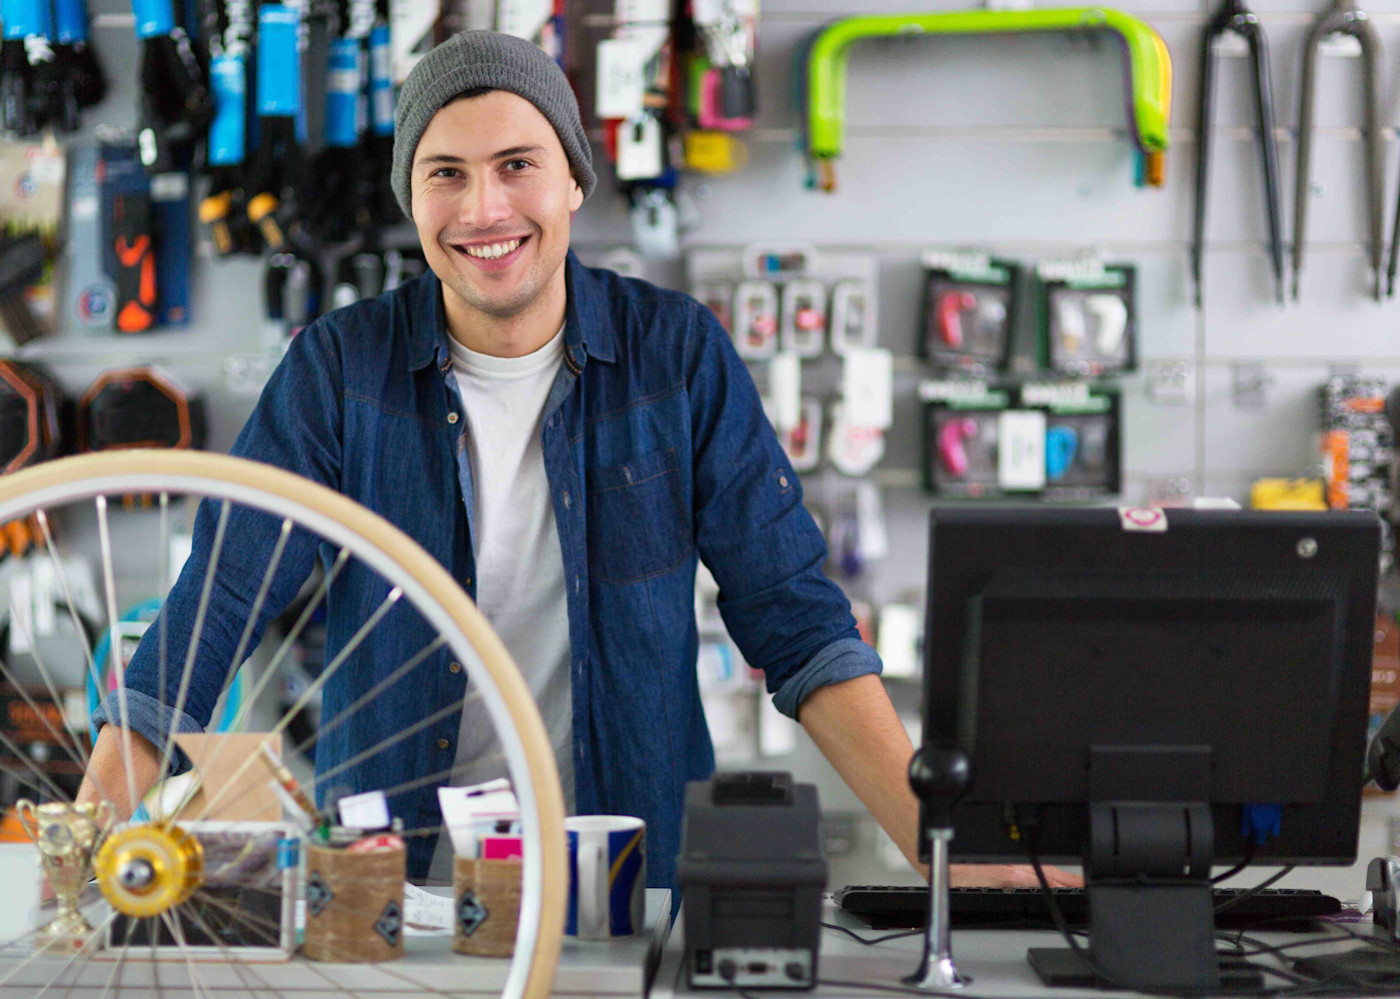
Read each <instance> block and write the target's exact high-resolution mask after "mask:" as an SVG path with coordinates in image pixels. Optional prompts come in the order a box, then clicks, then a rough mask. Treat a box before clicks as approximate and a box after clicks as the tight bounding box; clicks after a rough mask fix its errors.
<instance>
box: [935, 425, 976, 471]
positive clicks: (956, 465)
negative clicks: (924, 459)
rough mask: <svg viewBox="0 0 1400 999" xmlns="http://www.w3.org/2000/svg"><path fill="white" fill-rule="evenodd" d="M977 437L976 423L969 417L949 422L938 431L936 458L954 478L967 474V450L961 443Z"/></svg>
mask: <svg viewBox="0 0 1400 999" xmlns="http://www.w3.org/2000/svg"><path fill="white" fill-rule="evenodd" d="M976 436H977V421H976V420H974V419H973V418H972V417H970V416H964V417H961V418H959V419H954V420H949V421H948V422H947V423H945V424H943V427H942V429H941V430H939V431H938V457H939V459H940V460H941V461H942V462H943V467H944V468H945V469H946V470H947V471H948V474H949V475H951V476H953V477H954V478H958V479H961V478H962V477H963V476H965V475H966V474H967V469H968V462H967V448H966V447H964V446H963V441H965V440H967V439H969V438H971V437H976Z"/></svg>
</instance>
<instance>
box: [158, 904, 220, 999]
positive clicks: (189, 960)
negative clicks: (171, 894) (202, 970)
mask: <svg viewBox="0 0 1400 999" xmlns="http://www.w3.org/2000/svg"><path fill="white" fill-rule="evenodd" d="M160 918H161V921H162V922H163V923H165V926H166V929H168V930H170V938H171V939H172V940H174V941H175V946H176V947H177V948H179V950H180V955H181V956H182V957H183V958H184V959H185V967H186V968H187V969H189V973H190V987H191V988H192V989H193V990H194V994H195V996H199V995H200V994H201V993H202V994H203V995H206V996H207V995H208V994H209V992H208V990H207V989H205V988H204V986H203V984H202V983H201V982H200V978H199V972H197V971H195V970H194V958H193V957H192V956H191V955H190V948H189V945H188V944H186V943H185V931H184V930H182V929H181V928H180V924H179V923H177V922H175V920H173V919H171V918H170V913H169V912H168V911H166V912H162V913H161V914H160Z"/></svg>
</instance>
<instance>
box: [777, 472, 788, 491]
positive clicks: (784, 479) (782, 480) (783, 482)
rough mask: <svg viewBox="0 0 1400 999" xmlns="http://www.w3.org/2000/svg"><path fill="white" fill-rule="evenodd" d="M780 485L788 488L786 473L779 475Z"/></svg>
mask: <svg viewBox="0 0 1400 999" xmlns="http://www.w3.org/2000/svg"><path fill="white" fill-rule="evenodd" d="M778 485H780V486H782V487H783V488H784V489H786V488H787V476H786V475H780V476H778Z"/></svg>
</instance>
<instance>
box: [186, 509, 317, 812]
mask: <svg viewBox="0 0 1400 999" xmlns="http://www.w3.org/2000/svg"><path fill="white" fill-rule="evenodd" d="M291 533H292V522H291V521H290V520H283V521H282V531H281V534H280V536H279V537H278V538H277V544H276V546H275V547H274V548H273V551H272V559H271V561H270V562H269V563H268V567H267V571H266V572H265V573H263V581H262V585H261V586H260V587H259V588H258V595H257V598H256V599H255V600H254V601H253V610H252V613H250V614H249V615H248V623H247V624H246V625H245V626H244V628H243V635H242V637H240V638H239V640H238V648H237V649H235V650H234V653H233V660H232V662H230V663H229V668H228V673H227V674H226V675H225V676H224V682H223V686H222V688H221V689H220V691H219V698H218V700H217V701H215V702H214V712H213V714H212V715H211V716H210V718H209V722H210V724H211V725H214V726H217V725H218V724H219V718H220V717H221V714H222V710H223V706H224V703H225V699H226V697H227V695H228V691H229V688H230V687H231V686H232V684H233V678H234V675H235V674H237V672H238V668H239V666H241V665H242V663H243V653H244V652H245V651H246V650H247V647H248V643H249V642H250V641H252V637H253V630H254V628H255V627H256V626H257V621H258V616H259V615H260V614H261V613H262V605H263V603H264V601H266V600H267V592H268V590H269V589H271V588H272V579H273V576H274V575H276V572H277V567H278V565H279V564H280V563H281V561H282V553H283V550H284V549H285V548H286V547H287V541H288V539H289V538H290V537H291ZM272 672H273V671H272V670H268V674H269V675H270V674H271V673H272ZM245 703H246V704H248V706H250V707H251V704H252V701H251V700H249V701H247V702H245ZM244 714H245V712H244V710H243V706H242V705H240V706H239V714H238V715H237V717H235V719H234V721H233V722H232V723H231V724H230V726H229V728H230V729H236V728H237V727H238V724H239V722H240V721H241V719H242V718H243V717H244ZM227 743H228V740H227V739H219V740H216V741H215V743H214V748H213V749H211V750H210V751H209V753H208V755H206V756H204V757H202V758H201V759H200V761H199V763H200V766H201V767H203V768H204V769H205V770H206V771H209V772H212V771H213V769H214V763H215V762H216V761H217V760H218V759H219V757H220V756H221V755H222V754H223V749H224V746H225V745H227ZM181 811H183V806H182V807H180V808H176V809H175V817H176V818H178V817H179V815H180V812H181ZM171 821H174V819H172V820H171Z"/></svg>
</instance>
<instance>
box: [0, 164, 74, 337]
mask: <svg viewBox="0 0 1400 999" xmlns="http://www.w3.org/2000/svg"><path fill="white" fill-rule="evenodd" d="M65 165H66V159H65V156H64V152H63V149H62V147H60V146H59V145H58V144H57V143H56V142H54V141H53V140H52V139H50V140H48V141H45V142H0V223H3V232H4V236H5V237H6V240H5V243H4V244H3V245H0V262H2V263H3V265H4V266H3V267H0V271H3V272H4V273H5V274H6V275H7V276H8V275H10V274H11V273H13V271H14V270H15V268H13V267H12V266H11V264H12V261H11V260H9V259H6V255H7V253H13V254H15V260H14V261H13V263H16V264H22V265H23V267H22V269H23V270H24V271H25V272H26V274H33V273H35V272H37V273H38V278H37V280H33V281H32V283H29V284H26V285H23V286H22V288H21V289H19V290H17V291H16V292H15V293H12V292H11V291H10V290H9V289H7V288H5V287H4V286H3V285H0V298H3V299H5V300H6V301H7V302H8V301H10V300H11V299H14V306H17V307H8V306H7V307H3V308H0V319H3V321H4V324H5V328H6V330H7V331H8V332H9V333H10V335H11V337H13V338H14V340H15V342H16V343H18V344H23V343H25V342H27V341H29V340H32V339H34V337H36V336H42V335H43V334H45V333H51V332H53V330H54V329H56V328H57V324H58V297H59V292H58V287H57V277H56V274H55V267H54V263H55V258H56V256H57V254H58V239H59V232H60V230H61V227H62V223H63V207H64V201H63V198H64V194H63V185H64V175H65ZM30 234H37V235H38V237H39V240H40V242H41V244H42V249H43V252H42V254H35V253H33V252H32V251H31V249H30V247H29V246H26V245H24V244H21V243H20V242H19V241H18V238H19V237H24V236H28V235H30ZM11 240H15V242H14V243H11ZM21 258H23V259H21ZM6 283H7V284H8V281H7V282H6ZM16 296H18V297H16Z"/></svg>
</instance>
